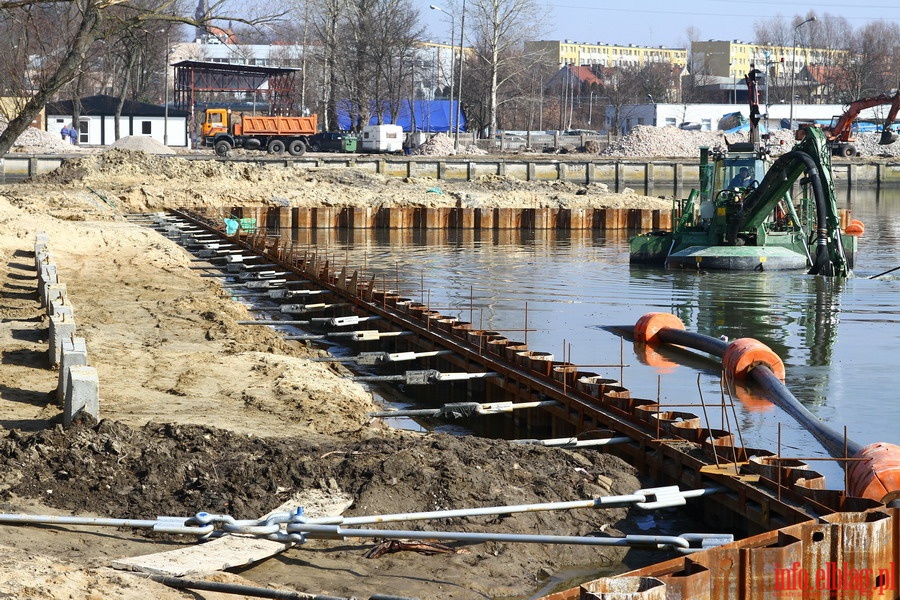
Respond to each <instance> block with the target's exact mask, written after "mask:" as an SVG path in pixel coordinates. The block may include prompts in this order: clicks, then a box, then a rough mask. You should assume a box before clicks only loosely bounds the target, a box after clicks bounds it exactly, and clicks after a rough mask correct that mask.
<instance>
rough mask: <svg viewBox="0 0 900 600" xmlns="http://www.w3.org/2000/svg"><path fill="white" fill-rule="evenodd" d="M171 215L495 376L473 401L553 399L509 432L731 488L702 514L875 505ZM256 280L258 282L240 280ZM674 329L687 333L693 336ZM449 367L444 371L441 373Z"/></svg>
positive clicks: (641, 402) (321, 266)
mask: <svg viewBox="0 0 900 600" xmlns="http://www.w3.org/2000/svg"><path fill="white" fill-rule="evenodd" d="M173 214H174V215H175V217H174V218H175V219H185V220H186V221H188V222H190V224H191V226H192V227H197V226H200V228H201V229H203V230H204V232H208V231H217V232H219V234H220V235H222V236H223V238H226V239H227V240H228V241H230V242H232V243H234V244H236V245H238V246H240V247H241V248H243V249H245V250H249V251H252V252H255V253H257V254H260V255H262V256H264V257H265V260H266V262H273V263H276V264H278V265H279V267H281V268H283V269H285V270H286V271H288V272H289V275H287V281H286V282H285V284H284V285H285V286H287V285H290V284H296V283H299V282H300V281H301V280H305V281H306V282H307V283H312V284H314V285H315V286H317V287H318V288H321V289H325V290H328V291H329V293H330V294H331V295H333V296H334V299H335V300H337V301H339V302H337V303H335V304H334V306H335V307H338V308H334V309H331V312H333V313H334V314H333V315H330V316H332V317H334V318H338V319H344V318H360V317H365V318H371V317H379V319H378V320H377V322H376V326H377V327H378V329H379V331H383V332H391V331H406V332H410V334H409V335H405V336H403V337H395V338H392V339H393V340H394V341H393V342H392V345H394V346H396V350H397V351H412V352H433V351H438V350H443V351H450V352H451V353H450V354H445V353H442V356H440V357H436V358H433V359H428V360H429V361H433V362H431V363H430V364H429V365H428V366H430V367H437V368H439V369H440V370H446V371H467V372H492V373H497V376H496V377H493V378H491V379H483V380H478V381H477V382H475V383H470V384H467V385H469V386H470V388H471V389H470V390H469V392H470V393H471V394H472V397H475V395H476V394H477V395H478V397H479V398H481V397H482V396H483V397H484V398H485V399H486V400H487V401H511V402H531V401H535V400H540V401H544V400H552V401H555V402H556V403H558V406H551V405H547V406H544V407H543V408H541V409H540V410H534V411H527V413H526V411H520V412H521V413H523V415H522V416H521V417H512V416H511V417H508V418H509V419H511V421H512V424H513V425H514V426H517V427H522V428H524V429H525V430H527V431H529V432H530V431H535V432H539V433H540V432H547V433H549V434H550V435H551V436H557V437H558V436H568V437H572V436H585V437H591V436H590V435H589V432H593V431H597V430H598V429H601V428H606V429H609V430H612V432H614V433H611V435H617V436H627V437H629V438H630V440H631V441H630V442H629V443H623V444H618V445H615V446H611V447H610V449H609V452H610V453H611V454H615V455H617V456H619V457H620V458H622V459H623V460H626V461H627V462H629V463H630V464H633V465H635V466H636V467H638V468H639V469H641V471H643V472H644V473H646V474H648V475H649V476H651V477H653V478H654V479H656V480H657V481H659V482H660V483H661V484H663V483H665V484H670V483H678V484H683V485H686V486H691V487H699V486H703V485H707V484H715V485H721V486H725V487H727V488H728V489H729V492H728V493H724V494H718V495H716V496H715V497H714V498H710V499H709V500H708V501H706V505H705V506H704V510H705V511H706V514H707V515H709V516H710V518H716V519H719V521H720V523H722V524H725V523H730V524H731V526H732V527H734V528H736V529H748V530H749V531H764V530H770V529H773V528H778V527H783V526H786V525H788V524H791V523H800V522H804V521H806V520H808V519H810V518H815V517H819V516H822V515H828V514H831V513H834V512H836V511H847V510H864V509H867V508H872V507H875V506H881V504H880V503H878V502H875V501H873V500H870V499H864V498H855V497H848V496H846V495H845V494H844V493H843V492H842V491H838V490H827V489H825V482H824V478H823V477H822V476H821V475H820V474H819V473H817V472H815V471H813V470H811V469H809V468H808V467H807V466H806V465H805V464H803V463H800V462H799V461H785V460H783V459H781V458H780V457H778V456H776V455H775V454H774V453H773V452H771V451H768V450H765V449H759V448H746V447H743V446H741V445H738V444H736V443H735V436H734V435H733V434H732V433H731V432H729V431H727V430H723V429H716V428H712V427H710V426H706V427H704V426H702V425H703V424H702V421H701V419H700V418H699V417H698V416H697V415H694V414H691V413H687V412H681V411H677V410H672V409H674V408H675V407H666V406H665V405H663V404H660V403H659V402H658V401H657V400H651V399H642V398H636V397H633V396H632V395H631V392H630V391H629V390H628V389H627V388H624V387H622V386H621V385H620V383H619V382H617V381H612V380H609V379H605V378H603V377H600V376H599V375H598V374H597V373H592V372H589V371H585V370H583V369H582V368H581V367H579V366H578V365H572V364H569V363H565V362H560V361H555V360H553V356H552V355H551V354H549V353H546V352H537V351H532V350H530V349H529V348H528V347H527V345H526V344H525V343H521V342H516V341H513V340H512V339H511V338H509V339H508V338H506V337H505V336H504V335H502V334H500V333H499V332H496V331H480V330H477V329H476V328H474V327H473V326H472V324H471V323H468V322H465V321H461V320H460V319H459V318H458V317H454V316H448V315H441V314H440V313H439V312H437V311H434V310H429V308H428V307H427V306H426V305H424V304H421V303H418V302H414V301H413V300H411V299H409V298H403V297H402V294H401V293H399V292H396V291H393V290H390V289H388V288H387V287H386V286H384V282H381V283H382V285H381V286H376V283H377V282H376V279H375V278H374V276H373V277H371V278H369V277H366V276H364V275H360V274H359V273H358V272H356V271H353V270H351V269H350V268H348V267H346V266H345V267H336V266H335V265H333V264H331V263H330V261H329V260H328V258H327V257H325V256H323V255H321V254H319V253H317V252H316V251H315V250H309V249H306V250H304V249H299V248H297V247H296V246H295V245H293V244H292V243H291V240H290V237H289V236H285V238H284V239H282V238H280V237H279V236H273V235H268V234H267V233H266V232H265V230H263V229H261V228H257V230H255V231H254V232H253V233H242V232H237V233H236V234H235V235H234V236H226V235H224V233H223V232H222V231H221V229H222V225H221V219H220V218H217V217H206V216H204V215H198V214H191V213H188V212H186V211H173ZM160 219H161V221H162V223H161V224H160V225H161V228H162V229H164V230H165V231H166V234H167V235H169V236H170V237H175V238H176V239H180V236H177V235H176V234H177V233H178V231H177V230H178V227H176V226H175V225H173V224H172V222H171V221H170V220H169V219H172V217H165V218H163V217H160ZM253 283H257V282H248V283H247V284H246V285H248V286H249V285H250V284H253ZM380 288H381V289H380ZM351 315H352V317H351ZM666 325H668V326H667V327H657V333H656V335H657V336H658V337H662V338H665V336H667V335H673V334H672V333H671V332H670V330H671V329H673V328H675V326H674V325H673V323H672V322H668V323H666ZM681 327H682V333H683V334H685V335H691V336H696V334H689V333H688V332H684V331H683V325H681ZM632 330H633V327H629V331H632ZM696 340H698V342H697V343H707V344H711V346H710V347H711V348H712V350H713V352H714V353H715V352H720V353H722V354H724V346H722V345H721V340H714V339H712V338H708V337H707V336H697V337H696ZM366 343H367V344H372V343H376V342H374V341H373V342H366ZM379 343H380V342H379ZM647 347H648V348H649V347H651V346H649V345H647ZM743 355H744V353H742V356H743ZM751 355H753V356H755V354H752V353H751ZM741 362H742V361H738V363H739V364H740V363H741ZM444 366H446V367H447V368H446V369H443V368H441V367H444ZM761 370H762V369H761V368H757V369H754V370H753V371H751V372H754V371H761ZM736 385H737V387H738V389H739V390H740V389H741V386H740V384H739V383H738V382H736ZM473 386H474V387H473Z"/></svg>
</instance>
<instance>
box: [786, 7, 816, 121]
mask: <svg viewBox="0 0 900 600" xmlns="http://www.w3.org/2000/svg"><path fill="white" fill-rule="evenodd" d="M815 20H816V18H815V17H810V18H808V19H807V20H805V21H803V22H802V23H799V24H797V25H795V26H794V48H793V50H792V51H791V114H790V118H789V119H788V121H789V123H788V126H789V127H790V128H791V129H793V128H794V77H795V75H796V71H797V30H799V29H800V28H801V27H803V26H804V25H806V24H807V23H812V22H813V21H815Z"/></svg>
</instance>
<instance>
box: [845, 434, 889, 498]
mask: <svg viewBox="0 0 900 600" xmlns="http://www.w3.org/2000/svg"><path fill="white" fill-rule="evenodd" d="M854 458H865V459H867V460H860V461H854V462H853V463H851V464H852V466H851V467H850V476H849V478H848V487H847V493H848V494H849V495H851V496H857V497H860V498H869V499H871V500H876V501H878V502H883V503H885V504H887V503H889V502H891V501H893V500H896V499H898V498H900V446H896V445H894V444H887V443H884V442H877V443H875V444H869V445H868V446H866V447H865V448H863V449H862V450H860V451H859V452H857V453H856V455H855V456H854Z"/></svg>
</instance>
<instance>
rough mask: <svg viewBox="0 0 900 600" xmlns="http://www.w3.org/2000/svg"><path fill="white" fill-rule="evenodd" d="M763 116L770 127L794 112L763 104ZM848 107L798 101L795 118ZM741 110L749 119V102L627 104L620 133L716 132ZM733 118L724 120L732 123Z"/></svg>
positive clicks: (872, 115)
mask: <svg viewBox="0 0 900 600" xmlns="http://www.w3.org/2000/svg"><path fill="white" fill-rule="evenodd" d="M888 108H889V107H884V106H883V107H876V108H872V109H868V110H865V111H863V112H861V113H860V119H861V120H867V119H875V120H879V119H884V117H885V112H886V111H887V109H888ZM760 110H761V111H762V112H763V117H762V119H761V121H760V125H761V126H763V127H768V128H769V129H779V128H781V122H782V120H785V121H787V120H788V119H789V118H790V115H791V106H790V104H772V105H770V106H769V114H768V119H766V116H765V111H766V107H765V106H760ZM845 110H846V106H844V105H842V104H795V105H794V113H793V114H794V121H801V122H802V121H805V122H809V121H829V120H831V119H832V118H834V117H836V116H838V115H841V114H843V112H844V111H845ZM736 112H739V113H741V115H742V116H743V117H744V119H747V118H748V117H749V116H750V108H749V106H747V105H746V104H626V105H624V106H621V107H619V114H618V131H615V132H614V133H618V134H619V135H627V134H628V133H629V132H630V131H631V130H632V129H634V128H635V127H637V126H638V125H652V126H654V127H689V128H691V129H700V130H701V131H713V130H717V129H719V128H720V123H723V118H724V117H726V115H730V114H733V113H736ZM616 121H617V119H616V108H615V107H614V106H607V107H606V128H607V129H610V128H613V127H614V125H615V123H616ZM731 121H732V120H731V119H724V124H729V123H730V122H731Z"/></svg>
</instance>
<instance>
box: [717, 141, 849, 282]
mask: <svg viewBox="0 0 900 600" xmlns="http://www.w3.org/2000/svg"><path fill="white" fill-rule="evenodd" d="M795 160H799V161H800V162H802V163H803V165H804V166H805V167H806V169H805V170H806V174H807V176H808V177H809V180H810V182H811V183H812V189H813V197H814V198H815V201H816V257H815V259H814V260H813V264H812V266H811V267H810V269H809V274H810V275H820V274H821V275H828V276H831V275H834V264H833V263H832V262H831V257H830V256H829V254H828V212H827V207H826V203H827V202H828V200H827V199H826V198H825V190H824V188H823V187H822V179H821V177H820V176H819V167H818V165H816V162H815V161H814V160H813V158H812V157H811V156H810V155H809V154H807V153H806V152H803V151H802V150H792V151H790V152H788V153H787V154H783V155H781V156H779V157H778V158H777V159H776V160H775V162H774V163H772V166H771V167H770V168H769V173H768V174H766V177H765V178H764V179H763V182H762V185H760V186H759V187H758V188H756V190H754V191H753V192H752V193H751V195H750V196H749V197H748V198H747V200H746V202H745V210H746V211H747V212H749V211H750V210H752V208H753V207H754V205H755V204H756V203H757V202H759V201H760V199H764V198H767V197H769V196H770V195H771V189H772V188H774V187H776V186H778V185H781V184H782V182H783V177H784V173H785V172H786V171H787V170H788V168H789V167H790V163H792V162H794V161H795ZM775 173H780V174H781V176H780V177H779V176H776V175H775ZM770 175H771V176H770ZM743 222H744V219H740V220H738V221H736V222H735V224H734V225H733V226H732V228H731V230H730V231H729V236H728V237H729V239H731V240H732V242H733V241H734V240H735V239H736V238H737V232H738V231H739V230H740V229H741V228H742V227H743ZM836 235H840V233H838V234H836Z"/></svg>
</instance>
